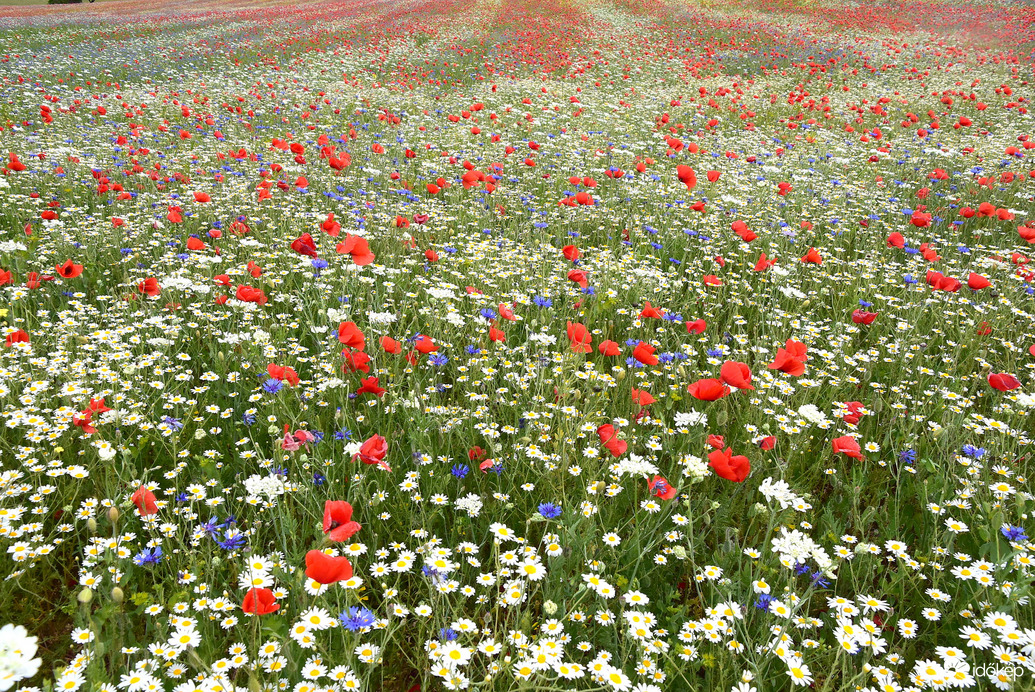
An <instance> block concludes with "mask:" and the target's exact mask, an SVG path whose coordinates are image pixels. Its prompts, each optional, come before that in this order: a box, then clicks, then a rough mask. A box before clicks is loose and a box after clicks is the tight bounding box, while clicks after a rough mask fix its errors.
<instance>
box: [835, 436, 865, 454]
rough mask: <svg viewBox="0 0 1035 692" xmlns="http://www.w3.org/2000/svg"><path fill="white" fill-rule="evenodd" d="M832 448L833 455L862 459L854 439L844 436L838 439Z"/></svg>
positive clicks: (860, 450) (860, 451)
mask: <svg viewBox="0 0 1035 692" xmlns="http://www.w3.org/2000/svg"><path fill="white" fill-rule="evenodd" d="M832 445H833V448H834V454H844V455H845V456H846V457H851V458H853V459H862V458H863V455H862V449H861V448H860V447H859V443H858V442H856V441H855V438H853V437H849V436H847V435H845V436H844V437H839V438H837V439H836V440H834V441H833V443H832Z"/></svg>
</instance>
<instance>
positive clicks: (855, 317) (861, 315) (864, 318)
mask: <svg viewBox="0 0 1035 692" xmlns="http://www.w3.org/2000/svg"><path fill="white" fill-rule="evenodd" d="M875 319H877V313H876V312H866V311H865V310H853V311H852V322H855V323H856V324H873V321H874V320H875Z"/></svg>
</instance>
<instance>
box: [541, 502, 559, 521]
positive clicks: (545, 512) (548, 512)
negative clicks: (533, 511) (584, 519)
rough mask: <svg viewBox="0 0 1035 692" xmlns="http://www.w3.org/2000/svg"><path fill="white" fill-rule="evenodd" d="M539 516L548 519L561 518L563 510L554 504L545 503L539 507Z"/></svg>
mask: <svg viewBox="0 0 1035 692" xmlns="http://www.w3.org/2000/svg"><path fill="white" fill-rule="evenodd" d="M538 509H539V514H541V515H542V516H543V517H544V518H546V519H556V518H557V517H559V516H561V508H560V507H559V506H557V505H555V504H554V503H552V502H544V503H543V504H541V505H539V507H538Z"/></svg>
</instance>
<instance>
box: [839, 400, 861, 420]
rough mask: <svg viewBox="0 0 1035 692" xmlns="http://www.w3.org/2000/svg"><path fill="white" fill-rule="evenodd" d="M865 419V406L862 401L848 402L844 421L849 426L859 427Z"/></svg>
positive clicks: (843, 417)
mask: <svg viewBox="0 0 1035 692" xmlns="http://www.w3.org/2000/svg"><path fill="white" fill-rule="evenodd" d="M862 417H863V405H862V402H861V401H846V402H845V413H844V415H843V416H842V420H844V422H845V423H848V424H849V425H858V423H859V421H860V420H862Z"/></svg>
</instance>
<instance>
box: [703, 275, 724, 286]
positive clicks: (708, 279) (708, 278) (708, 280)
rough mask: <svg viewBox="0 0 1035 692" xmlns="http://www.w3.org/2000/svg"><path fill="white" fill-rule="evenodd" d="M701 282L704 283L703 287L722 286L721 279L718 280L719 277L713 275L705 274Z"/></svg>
mask: <svg viewBox="0 0 1035 692" xmlns="http://www.w3.org/2000/svg"><path fill="white" fill-rule="evenodd" d="M701 281H703V282H704V285H705V286H721V285H722V279H720V278H719V277H717V276H715V274H705V275H704V276H703V277H701Z"/></svg>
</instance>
